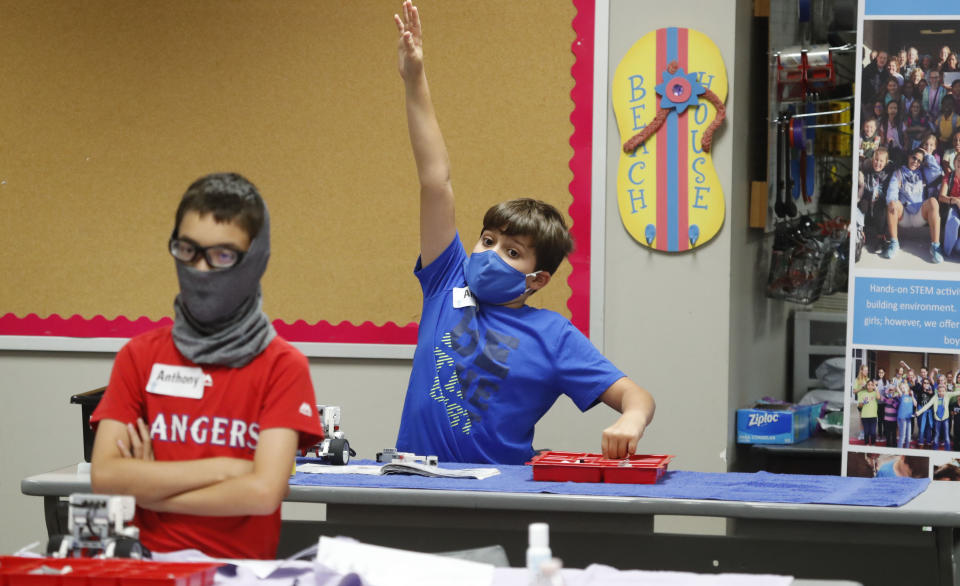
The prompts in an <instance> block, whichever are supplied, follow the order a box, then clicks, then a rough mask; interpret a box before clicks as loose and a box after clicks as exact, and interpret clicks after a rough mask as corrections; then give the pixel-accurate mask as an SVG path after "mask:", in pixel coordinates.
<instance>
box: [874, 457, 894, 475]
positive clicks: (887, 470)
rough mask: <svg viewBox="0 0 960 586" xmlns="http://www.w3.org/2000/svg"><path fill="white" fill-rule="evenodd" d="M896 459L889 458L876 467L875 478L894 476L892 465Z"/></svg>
mask: <svg viewBox="0 0 960 586" xmlns="http://www.w3.org/2000/svg"><path fill="white" fill-rule="evenodd" d="M895 463H896V460H889V461H887V462H885V463H884V464H882V465H881V466H880V467H879V468H877V478H896V477H897V473H896V472H894V471H893V465H894V464H895Z"/></svg>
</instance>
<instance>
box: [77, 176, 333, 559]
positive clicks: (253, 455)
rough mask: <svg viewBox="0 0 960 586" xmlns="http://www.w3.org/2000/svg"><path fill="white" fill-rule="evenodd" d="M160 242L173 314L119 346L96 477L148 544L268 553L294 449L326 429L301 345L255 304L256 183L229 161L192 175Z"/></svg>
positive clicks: (100, 430)
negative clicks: (128, 499)
mask: <svg viewBox="0 0 960 586" xmlns="http://www.w3.org/2000/svg"><path fill="white" fill-rule="evenodd" d="M169 250H170V253H171V254H172V255H173V257H174V258H175V259H176V268H177V277H178V280H179V283H180V294H179V295H178V296H177V298H176V300H175V301H174V309H175V312H176V317H175V320H174V324H173V326H166V327H162V328H158V329H156V330H153V331H150V332H147V333H145V334H141V335H139V336H137V337H135V338H133V339H132V340H130V342H128V343H127V344H126V345H125V346H124V347H123V348H122V349H121V350H120V352H119V353H118V354H117V358H116V361H115V362H114V365H113V372H112V374H111V376H110V384H109V385H108V386H107V390H106V393H105V394H104V396H103V399H102V400H101V402H100V404H99V406H98V407H97V409H96V411H94V413H93V415H92V417H91V419H90V421H91V424H94V425H96V426H97V435H96V440H95V442H94V447H93V456H92V459H91V461H92V467H91V481H92V485H93V490H94V491H95V492H100V493H112V494H129V495H133V496H135V497H136V499H137V513H136V517H135V520H134V521H135V523H136V525H137V526H138V527H139V528H140V539H141V541H142V542H143V544H144V545H145V546H146V547H147V548H149V549H151V550H153V551H175V550H179V549H190V548H194V549H199V550H201V551H203V552H204V553H206V554H208V555H211V556H214V557H229V558H273V557H274V556H275V555H276V548H277V542H278V540H279V536H280V503H281V502H282V500H283V498H284V497H285V496H286V494H287V490H288V486H287V481H288V480H289V477H290V470H291V469H292V467H293V462H294V457H295V455H296V451H297V449H298V448H302V447H307V446H310V445H312V444H314V443H315V442H316V441H318V440H319V439H320V438H321V437H322V435H323V431H322V427H321V425H320V421H319V418H318V416H317V413H316V405H315V403H316V399H315V395H314V390H313V385H312V383H311V381H310V372H309V370H308V365H307V360H306V358H305V357H304V356H303V354H301V353H300V352H299V351H298V350H297V349H295V348H294V347H293V346H291V345H290V344H289V343H287V342H286V341H285V340H283V339H281V338H279V337H278V336H277V335H276V331H274V329H273V326H272V325H271V323H270V320H269V319H268V318H267V316H266V315H265V314H264V313H263V311H262V309H261V303H262V300H261V293H260V278H261V277H262V276H263V273H264V271H265V270H266V267H267V260H268V259H269V256H270V219H269V215H268V213H267V209H266V206H265V204H264V202H263V200H262V199H261V198H260V194H259V193H258V192H257V189H256V187H254V186H253V185H252V184H251V183H250V182H249V181H247V180H246V179H244V178H243V177H241V176H240V175H236V174H227V173H223V174H215V175H208V176H206V177H202V178H200V179H199V180H197V181H196V182H194V183H193V185H191V186H190V187H189V188H188V189H187V192H186V193H185V194H184V196H183V198H182V199H181V201H180V205H179V207H178V209H177V214H176V223H175V225H174V230H173V235H172V236H171V238H170V242H169Z"/></svg>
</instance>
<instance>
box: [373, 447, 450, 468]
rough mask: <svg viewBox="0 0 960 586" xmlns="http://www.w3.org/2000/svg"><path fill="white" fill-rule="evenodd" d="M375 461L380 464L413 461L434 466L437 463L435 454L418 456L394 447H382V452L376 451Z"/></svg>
mask: <svg viewBox="0 0 960 586" xmlns="http://www.w3.org/2000/svg"><path fill="white" fill-rule="evenodd" d="M377 462H380V463H381V464H390V463H391V462H414V463H416V464H426V465H427V466H436V465H437V464H438V463H439V462H438V460H437V457H436V456H418V455H416V454H414V453H412V452H398V451H397V450H396V448H384V449H383V451H382V452H377Z"/></svg>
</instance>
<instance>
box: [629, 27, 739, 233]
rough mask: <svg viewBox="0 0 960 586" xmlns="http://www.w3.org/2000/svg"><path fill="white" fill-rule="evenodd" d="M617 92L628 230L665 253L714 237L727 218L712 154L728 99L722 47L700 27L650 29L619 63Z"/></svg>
mask: <svg viewBox="0 0 960 586" xmlns="http://www.w3.org/2000/svg"><path fill="white" fill-rule="evenodd" d="M611 97H612V101H613V111H614V114H615V115H616V117H617V126H618V127H619V129H620V138H621V142H622V143H623V151H622V152H621V153H620V163H619V167H618V170H617V202H618V205H619V208H620V218H621V219H622V220H623V225H624V226H625V227H626V229H627V231H628V232H629V233H630V235H631V236H633V238H634V239H636V240H637V241H638V242H639V243H640V244H643V245H644V246H647V247H649V248H652V249H654V250H662V251H665V252H683V251H687V250H691V249H693V248H696V247H698V246H702V245H703V244H705V243H706V242H708V241H710V239H712V238H713V237H714V236H716V234H717V233H718V232H719V231H720V228H721V227H722V226H723V216H724V199H723V192H722V191H721V189H720V180H719V178H718V177H717V172H716V170H715V169H714V168H713V159H712V157H711V156H710V147H711V144H712V140H713V132H714V131H715V130H716V129H717V127H719V125H720V123H721V122H722V121H723V118H724V115H725V108H724V105H723V102H724V100H725V99H726V97H727V71H726V69H725V68H724V66H723V58H722V57H721V56H720V50H719V49H717V46H716V45H715V44H714V43H713V41H711V40H710V39H709V38H708V37H707V36H706V35H704V34H703V33H700V32H698V31H695V30H691V29H687V28H677V27H671V28H662V29H657V30H655V31H653V32H650V33H648V34H646V35H645V36H644V37H643V38H641V39H640V40H639V41H637V42H636V43H634V45H633V46H632V47H631V48H630V50H629V51H627V53H626V55H624V57H623V59H622V60H621V61H620V64H619V65H618V66H617V70H616V73H615V74H614V76H613V86H612V96H611Z"/></svg>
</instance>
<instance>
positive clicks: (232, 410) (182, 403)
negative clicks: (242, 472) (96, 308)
mask: <svg viewBox="0 0 960 586" xmlns="http://www.w3.org/2000/svg"><path fill="white" fill-rule="evenodd" d="M170 331H171V326H167V327H163V328H158V329H156V330H152V331H150V332H147V333H145V334H141V335H139V336H137V337H135V338H133V339H132V340H130V341H129V342H128V343H127V344H126V345H125V346H124V347H123V348H121V349H120V352H119V353H118V354H117V358H116V360H115V361H114V364H113V372H112V373H111V375H110V384H109V385H108V386H107V391H106V393H104V395H103V399H101V401H100V404H99V405H98V406H97V409H96V410H95V411H94V413H93V415H92V416H91V417H90V423H91V424H95V423H97V422H98V421H101V420H103V419H114V420H117V421H120V422H123V423H128V422H130V423H133V422H136V419H137V417H141V418H143V420H144V422H145V423H146V424H147V427H148V428H149V429H150V437H151V440H152V443H153V453H154V458H155V459H156V460H195V459H200V458H213V457H220V456H226V457H230V458H245V459H248V460H253V455H254V452H255V450H256V447H257V441H258V439H259V434H260V432H261V431H262V430H264V429H268V428H273V427H283V428H289V429H293V430H295V431H297V432H299V434H300V438H299V445H300V448H301V449H302V448H307V447H309V446H311V445H313V444H315V443H316V442H317V441H319V440H320V439H321V438H322V436H323V428H322V426H321V424H320V419H319V417H318V416H317V409H316V397H315V395H314V391H313V384H312V383H311V381H310V372H309V369H308V366H307V359H306V357H304V355H303V354H301V353H300V351H298V350H297V349H296V348H294V347H293V346H291V345H290V344H289V343H288V342H287V341H285V340H283V339H281V338H280V337H276V338H274V339H273V341H271V342H270V344H269V345H268V346H267V347H266V349H264V351H263V352H261V353H260V354H259V355H258V356H257V357H256V358H254V359H253V361H252V362H250V364H248V365H247V366H244V367H242V368H230V367H227V366H217V365H203V366H198V365H196V364H194V363H193V362H191V361H189V360H188V359H186V358H184V357H183V356H182V355H181V354H180V352H179V351H178V350H177V348H176V346H175V345H174V343H173V338H172V336H171V333H170ZM198 377H199V378H198ZM198 395H201V396H199V397H198ZM134 521H135V523H136V525H137V526H138V527H139V528H140V540H141V541H142V542H143V544H144V545H145V546H147V547H148V548H150V549H151V550H153V551H160V552H162V551H175V550H180V549H190V548H195V549H199V550H201V551H203V552H204V553H206V554H208V555H211V556H214V557H225V558H236V559H243V558H273V557H275V556H276V550H277V542H278V541H279V538H280V509H279V508H277V510H276V511H275V512H274V513H273V514H271V515H263V516H240V517H207V516H198V515H184V514H178V513H156V512H153V511H148V510H146V509H141V508H140V507H137V513H136V517H135V520H134Z"/></svg>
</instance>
